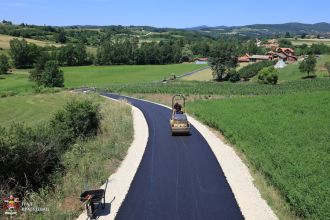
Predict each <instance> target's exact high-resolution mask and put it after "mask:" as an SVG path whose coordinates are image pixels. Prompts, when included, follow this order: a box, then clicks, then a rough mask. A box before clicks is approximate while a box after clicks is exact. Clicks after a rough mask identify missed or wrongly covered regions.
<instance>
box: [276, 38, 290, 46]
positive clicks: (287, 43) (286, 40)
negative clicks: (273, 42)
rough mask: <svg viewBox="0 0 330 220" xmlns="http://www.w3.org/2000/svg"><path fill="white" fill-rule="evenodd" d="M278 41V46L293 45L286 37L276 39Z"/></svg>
mask: <svg viewBox="0 0 330 220" xmlns="http://www.w3.org/2000/svg"><path fill="white" fill-rule="evenodd" d="M278 43H279V44H280V47H285V48H287V47H293V45H292V42H291V41H290V40H288V39H281V40H279V41H278Z"/></svg>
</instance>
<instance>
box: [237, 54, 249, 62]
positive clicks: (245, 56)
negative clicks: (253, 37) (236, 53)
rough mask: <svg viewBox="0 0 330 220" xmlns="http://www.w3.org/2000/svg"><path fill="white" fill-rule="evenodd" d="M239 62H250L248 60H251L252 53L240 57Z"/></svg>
mask: <svg viewBox="0 0 330 220" xmlns="http://www.w3.org/2000/svg"><path fill="white" fill-rule="evenodd" d="M238 62H239V63H248V62H250V55H249V54H245V55H244V56H241V57H238Z"/></svg>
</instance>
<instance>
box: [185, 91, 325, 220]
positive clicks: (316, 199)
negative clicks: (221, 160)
mask: <svg viewBox="0 0 330 220" xmlns="http://www.w3.org/2000/svg"><path fill="white" fill-rule="evenodd" d="M329 103H330V94H329V93H328V92H315V93H310V94H290V95H283V96H268V97H245V98H242V97H241V98H233V99H223V100H212V101H196V102H194V103H190V104H189V105H188V107H189V112H193V113H194V115H195V116H196V117H198V118H199V119H201V120H202V121H203V122H204V123H206V124H207V125H209V126H211V127H213V128H216V129H217V130H219V131H221V132H222V133H223V134H224V136H225V137H226V138H227V139H228V140H229V141H230V142H231V143H232V144H234V145H235V146H236V147H237V148H238V149H239V150H240V151H241V152H242V153H243V154H244V155H245V156H246V158H247V160H248V161H249V163H250V164H251V165H252V166H253V168H254V169H255V170H257V171H258V172H261V173H262V176H261V178H260V179H261V180H262V178H265V180H266V182H265V184H264V185H266V186H267V185H270V186H272V187H274V190H270V193H268V194H267V196H265V197H266V198H267V199H269V201H270V202H269V203H270V204H271V205H272V206H273V207H275V211H276V212H277V213H281V212H282V213H283V212H285V211H283V209H282V211H279V210H278V208H279V207H276V205H275V204H277V201H278V199H276V198H275V199H274V197H276V196H277V195H280V197H279V200H284V201H285V203H287V204H289V207H290V208H289V210H291V211H293V213H295V215H292V216H291V218H296V216H298V217H301V218H306V219H326V218H327V217H328V216H329V215H330V213H329V210H330V209H329V207H330V199H329V198H330V190H329V189H330V185H329V181H328V180H329V179H330V170H329V167H330V166H329V165H330V164H329V161H330V160H329V154H328V153H326V152H328V143H329V135H328V131H329V130H330V125H329V123H326V121H327V120H328V118H330V112H329V111H328V109H330V104H329ZM261 182H263V181H261ZM265 188H268V187H265ZM277 192H278V193H277ZM271 194H274V195H271ZM281 198H282V199H281ZM285 203H284V205H283V206H284V207H285ZM284 210H287V211H288V208H284ZM283 215H284V216H285V214H280V216H283ZM289 216H290V214H289Z"/></svg>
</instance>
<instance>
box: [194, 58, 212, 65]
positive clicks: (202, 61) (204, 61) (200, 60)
mask: <svg viewBox="0 0 330 220" xmlns="http://www.w3.org/2000/svg"><path fill="white" fill-rule="evenodd" d="M208 62H209V58H197V59H195V64H198V65H201V64H208Z"/></svg>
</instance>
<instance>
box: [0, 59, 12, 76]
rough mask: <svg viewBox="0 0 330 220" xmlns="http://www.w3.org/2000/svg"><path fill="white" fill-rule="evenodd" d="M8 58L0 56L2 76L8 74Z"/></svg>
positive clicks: (0, 72)
mask: <svg viewBox="0 0 330 220" xmlns="http://www.w3.org/2000/svg"><path fill="white" fill-rule="evenodd" d="M9 67H10V66H9V62H8V57H7V56H6V55H4V54H1V55H0V74H6V73H7V72H8V69H9Z"/></svg>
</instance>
